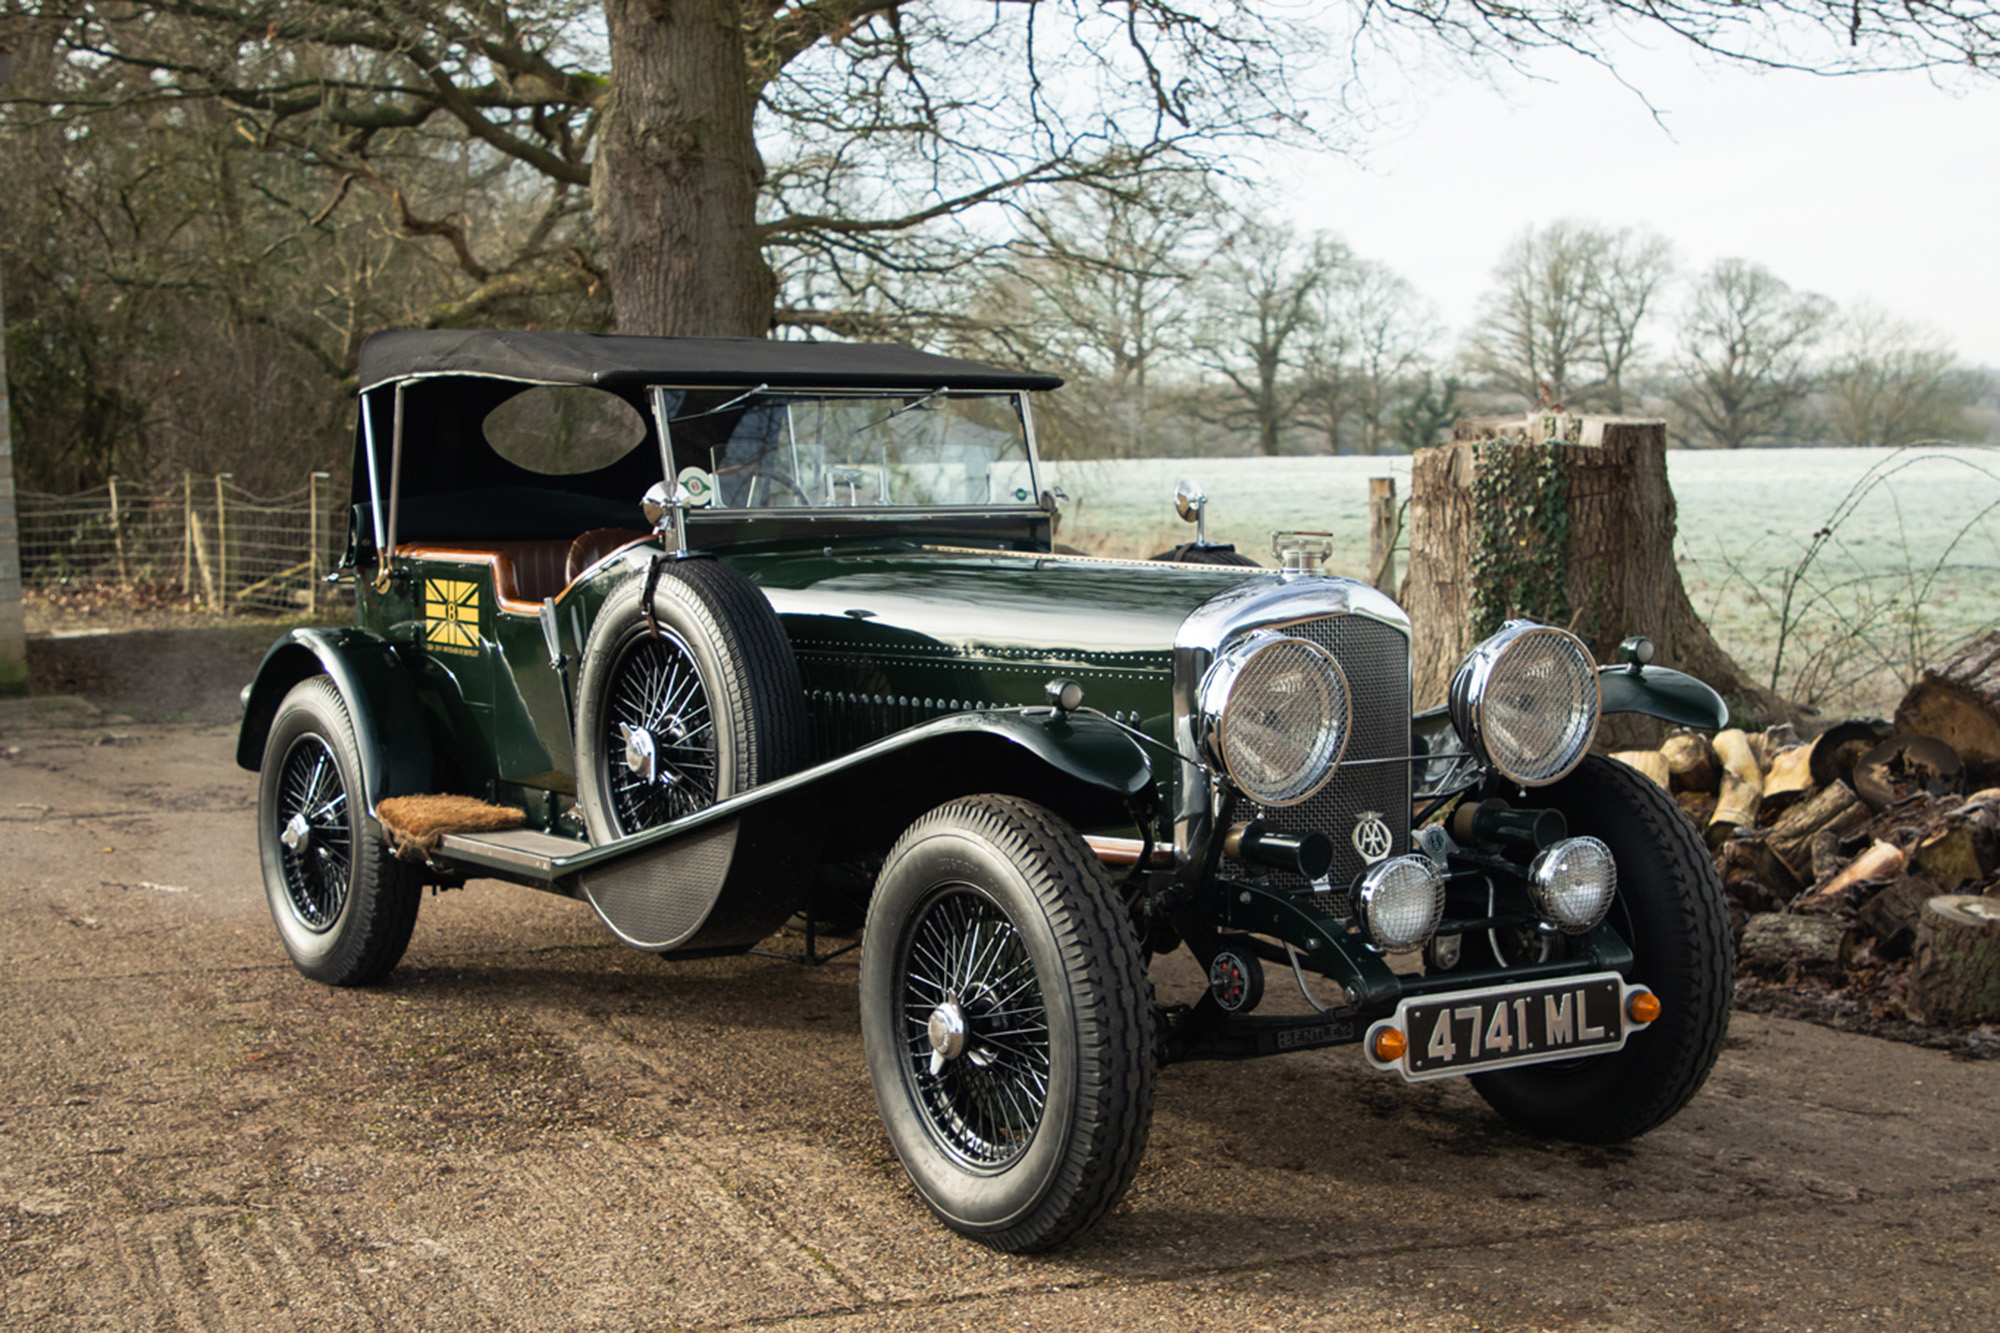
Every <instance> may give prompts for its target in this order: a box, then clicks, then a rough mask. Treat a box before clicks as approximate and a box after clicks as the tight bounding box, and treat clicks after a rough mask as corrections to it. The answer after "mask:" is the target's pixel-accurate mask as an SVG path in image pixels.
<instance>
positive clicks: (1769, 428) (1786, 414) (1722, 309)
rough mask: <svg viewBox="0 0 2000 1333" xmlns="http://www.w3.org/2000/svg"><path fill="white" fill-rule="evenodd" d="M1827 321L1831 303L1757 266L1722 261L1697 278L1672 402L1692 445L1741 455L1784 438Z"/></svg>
mask: <svg viewBox="0 0 2000 1333" xmlns="http://www.w3.org/2000/svg"><path fill="white" fill-rule="evenodd" d="M1832 315H1833V305H1832V303H1831V302H1829V301H1827V300H1826V299H1825V298H1824V297H1821V296H1815V295H1813V294H1812V293H1809V292H1794V291H1793V290H1792V289H1791V288H1790V287H1788V286H1787V285H1786V284H1785V283H1784V282H1783V281H1782V280H1781V279H1780V278H1779V277H1778V276H1777V275H1776V274H1774V273H1772V272H1771V270H1769V269H1767V268H1765V267H1764V266H1763V265H1761V264H1753V263H1750V262H1749V261H1747V260H1742V259H1724V260H1719V261H1718V262H1717V263H1716V264H1715V265H1713V266H1712V267H1711V268H1710V269H1709V270H1708V271H1707V272H1706V273H1704V274H1702V276H1701V277H1700V278H1699V279H1698V280H1697V281H1696V283H1695V286H1694V291H1693V293H1692V296H1691V297H1690V300H1689V303H1688V307H1687V310H1686V313H1685V314H1684V315H1683V316H1682V319H1681V329H1680V356H1679V361H1678V364H1677V367H1676V368H1677V370H1678V371H1679V374H1680V376H1681V384H1680V387H1679V388H1678V389H1677V390H1676V392H1675V394H1674V401H1675V403H1676V404H1677V405H1678V406H1679V407H1680V409H1681V411H1682V413H1684V414H1685V417H1686V420H1687V423H1688V426H1689V428H1690V430H1691V431H1692V433H1693V434H1694V435H1695V436H1696V438H1697V439H1699V440H1701V441H1702V442H1704V443H1707V444H1710V445H1713V446H1715V447H1717V448H1721V449H1740V448H1742V447H1743V446H1745V445H1748V444H1752V443H1756V442H1758V441H1764V440H1770V439H1773V438H1776V437H1779V436H1781V435H1782V434H1784V432H1785V427H1786V423H1787V422H1788V420H1790V419H1791V417H1792V416H1793V414H1794V412H1795V411H1796V409H1797V408H1798V406H1799V405H1800V404H1801V403H1802V402H1804V400H1805V398H1806V395H1807V394H1808V393H1809V392H1810V391H1811V388H1812V380H1811V377H1810V375H1809V374H1808V364H1807V363H1808V358H1809V357H1810V356H1811V354H1812V352H1813V350H1814V349H1815V348H1816V347H1817V346H1818V344H1819V340H1820V337H1821V335H1822V333H1823V332H1824V331H1825V329H1826V326H1827V323H1828V321H1829V320H1830V319H1831V318H1832Z"/></svg>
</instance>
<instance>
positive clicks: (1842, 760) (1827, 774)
mask: <svg viewBox="0 0 2000 1333" xmlns="http://www.w3.org/2000/svg"><path fill="white" fill-rule="evenodd" d="M1894 734H1895V728H1894V727H1892V726H1890V725H1889V724H1888V723H1887V722H1884V721H1883V720H1882V719H1880V718H1871V719H1867V720H1864V721H1860V722H1842V723H1841V724H1839V725H1838V726H1833V727H1828V728H1827V729H1826V730H1825V731H1822V732H1821V733H1820V734H1819V735H1817V736H1815V737H1814V738H1813V743H1812V776H1813V786H1815V787H1824V786H1825V785H1826V784H1827V783H1829V782H1832V781H1834V780H1835V779H1839V780H1840V781H1842V782H1852V781H1853V777H1854V765H1855V763H1856V761H1857V760H1859V759H1860V758H1861V756H1862V755H1864V754H1867V753H1868V752H1869V751H1870V750H1872V749H1874V748H1875V747H1876V746H1877V745H1880V744H1881V743H1882V742H1883V741H1886V740H1888V739H1889V737H1890V736H1892V735H1894Z"/></svg>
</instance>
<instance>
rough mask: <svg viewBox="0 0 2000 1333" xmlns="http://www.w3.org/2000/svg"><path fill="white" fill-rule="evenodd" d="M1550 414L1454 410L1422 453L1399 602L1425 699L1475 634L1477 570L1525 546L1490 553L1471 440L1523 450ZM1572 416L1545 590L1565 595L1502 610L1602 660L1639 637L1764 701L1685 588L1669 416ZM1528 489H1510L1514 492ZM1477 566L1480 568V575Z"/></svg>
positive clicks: (1752, 702) (1697, 671) (1668, 657)
mask: <svg viewBox="0 0 2000 1333" xmlns="http://www.w3.org/2000/svg"><path fill="white" fill-rule="evenodd" d="M1545 420H1546V418H1543V417H1541V416H1530V417H1528V418H1526V419H1520V418H1514V419H1508V420H1490V419H1489V420H1471V419H1468V420H1462V421H1460V422H1459V423H1458V427H1457V429H1456V431H1455V432H1454V440H1453V442H1452V443H1451V444H1447V445H1438V446H1435V447H1432V448H1428V449H1420V450H1418V451H1417V455H1416V459H1415V462H1414V465H1413V466H1412V469H1411V478H1410V572H1409V576H1408V577H1407V578H1406V579H1405V580H1404V581H1403V593H1402V601H1403V605H1404V607H1405V608H1406V609H1408V611H1409V613H1410V618H1411V620H1412V621H1413V622H1414V626H1415V636H1416V637H1415V644H1414V652H1415V661H1414V664H1413V666H1414V672H1415V677H1416V679H1415V685H1416V701H1417V704H1418V706H1419V707H1426V706H1429V705H1431V704H1436V703H1439V702H1442V701H1443V699H1444V696H1445V689H1446V686H1447V685H1449V684H1450V681H1451V676H1452V673H1453V672H1454V671H1455V670H1456V669H1457V667H1458V664H1459V662H1460V661H1461V660H1463V658H1464V656H1465V654H1466V651H1467V650H1468V649H1469V648H1471V646H1472V645H1473V644H1474V643H1475V642H1477V640H1478V638H1479V637H1480V629H1481V628H1482V627H1479V626H1475V624H1474V598H1473V587H1474V581H1475V579H1478V578H1494V577H1498V576H1496V575H1494V574H1492V573H1491V572H1490V571H1491V569H1492V568H1493V565H1494V562H1495V561H1496V559H1497V561H1498V562H1499V563H1500V564H1501V565H1505V564H1506V563H1507V562H1508V561H1509V560H1512V559H1515V558H1517V557H1519V556H1521V555H1522V554H1523V552H1520V551H1513V550H1509V551H1503V552H1500V553H1499V554H1498V555H1497V557H1496V556H1495V555H1494V554H1493V553H1492V552H1491V550H1490V547H1491V535H1490V534H1491V528H1490V526H1489V525H1488V524H1486V523H1485V522H1484V521H1483V517H1484V516H1483V515H1482V514H1481V513H1480V512H1479V511H1478V508H1477V506H1476V504H1475V482H1476V479H1477V477H1478V470H1479V463H1478V459H1477V457H1476V455H1475V452H1474V446H1475V443H1477V444H1479V446H1480V447H1482V448H1487V449H1500V448H1512V447H1520V446H1521V445H1523V444H1524V443H1525V439H1526V433H1527V430H1528V428H1529V425H1530V423H1540V422H1543V421H1545ZM1558 420H1561V418H1558ZM1572 425H1573V427H1574V429H1573V430H1572V431H1571V434H1572V435H1573V436H1574V438H1575V439H1576V441H1577V442H1576V443H1570V444H1560V445H1556V446H1554V448H1555V449H1556V451H1557V455H1558V461H1559V464H1560V467H1561V469H1562V472H1563V474H1564V476H1565V478H1566V480H1567V496H1566V500H1565V508H1566V512H1567V516H1568V535H1567V539H1566V540H1565V541H1564V542H1563V544H1562V545H1563V549H1562V551H1561V552H1560V554H1559V555H1558V556H1556V558H1555V560H1554V562H1553V564H1552V565H1551V566H1550V568H1551V569H1552V570H1554V571H1555V573H1554V574H1553V575H1552V576H1551V577H1552V578H1553V579H1554V584H1553V589H1555V590H1559V591H1557V592H1555V594H1554V600H1557V601H1558V602H1565V601H1566V603H1567V605H1566V607H1565V606H1562V605H1560V604H1558V605H1556V606H1549V605H1523V604H1519V603H1518V602H1516V603H1512V604H1509V605H1508V606H1507V607H1506V608H1505V611H1504V614H1505V615H1506V616H1508V617H1513V616H1525V617H1528V618H1531V619H1536V620H1543V621H1546V622H1550V623H1557V624H1561V625H1562V626H1563V627H1564V628H1567V629H1569V630H1571V631H1573V632H1574V633H1576V634H1577V635H1578V636H1579V637H1580V638H1582V639H1583V641H1584V642H1585V643H1586V644H1588V645H1589V646H1590V650H1591V652H1592V653H1593V654H1594V655H1595V656H1596V657H1597V660H1598V661H1600V662H1611V661H1615V660H1616V654H1617V649H1618V644H1619V641H1620V640H1622V639H1624V638H1626V637H1627V636H1629V635H1635V634H1640V635H1644V636H1645V637H1647V638H1649V639H1651V640H1652V641H1653V643H1654V644H1655V646H1656V647H1657V649H1658V656H1657V657H1655V659H1654V660H1655V661H1656V662H1658V663H1659V664H1660V665H1662V666H1671V667H1675V668H1678V669H1679V670H1682V671H1686V672H1689V673H1690V674H1692V675H1695V676H1698V677H1700V678H1701V679H1702V680H1705V681H1707V682H1708V683H1709V684H1710V685H1712V686H1714V687H1715V688H1716V689H1717V690H1720V691H1721V692H1723V693H1724V694H1727V695H1736V696H1738V698H1739V700H1741V701H1742V702H1744V703H1745V704H1746V705H1747V708H1746V711H1749V712H1754V713H1764V712H1769V711H1771V709H1772V708H1773V707H1774V706H1775V701H1774V700H1772V699H1770V697H1769V696H1768V695H1765V694H1764V693H1763V692H1762V691H1759V690H1757V689H1756V687H1755V686H1754V685H1752V684H1751V682H1749V681H1748V680H1747V679H1745V678H1744V676H1743V674H1742V672H1741V671H1739V670H1738V669H1737V666H1736V664H1735V663H1734V662H1732V661H1731V660H1730V658H1729V655H1728V654H1727V653H1725V652H1723V651H1722V649H1721V648H1720V647H1718V646H1717V645H1716V643H1715V640H1714V639H1713V638H1711V637H1710V635H1709V632H1708V627H1707V626H1706V625H1704V624H1702V622H1701V619H1700V617H1699V616H1697V615H1696V614H1695V610H1694V606H1693V605H1692V604H1691V603H1690V602H1689V601H1688V596H1687V591H1686V589H1685V588H1683V587H1682V586H1681V577H1680V572H1679V570H1678V569H1677V568H1676V566H1675V564H1674V515H1675V508H1674V496H1673V492H1672V491H1671V490H1669V489H1668V487H1667V464H1666V445H1667V435H1666V426H1665V424H1664V423H1663V422H1658V421H1635V420H1618V419H1611V418H1602V417H1594V418H1586V419H1584V420H1582V421H1581V422H1573V423H1572ZM1533 498H1534V497H1518V498H1517V503H1518V504H1520V505H1525V504H1528V503H1532V501H1533ZM1526 526H1527V527H1529V528H1536V527H1540V528H1542V529H1544V530H1545V529H1546V528H1548V527H1549V526H1550V525H1547V524H1535V523H1531V524H1528V525H1526ZM1525 554H1526V555H1527V556H1529V557H1534V556H1536V555H1539V554H1540V553H1538V552H1535V551H1532V550H1529V551H1526V552H1525ZM1482 563H1484V564H1485V565H1486V566H1487V568H1486V570H1481V571H1480V572H1479V573H1475V570H1476V569H1478V567H1479V566H1480V565H1481V564H1482ZM1483 628H1485V629H1486V630H1488V631H1490V630H1491V628H1493V627H1492V626H1486V627H1483Z"/></svg>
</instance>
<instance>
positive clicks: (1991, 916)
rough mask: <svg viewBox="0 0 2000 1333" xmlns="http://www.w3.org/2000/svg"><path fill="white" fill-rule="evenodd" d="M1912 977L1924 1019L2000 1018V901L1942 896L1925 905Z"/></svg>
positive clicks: (1914, 1004)
mask: <svg viewBox="0 0 2000 1333" xmlns="http://www.w3.org/2000/svg"><path fill="white" fill-rule="evenodd" d="M1912 953H1913V957H1912V960H1911V963H1910V975H1909V1009H1910V1012H1911V1015H1912V1016H1913V1017H1916V1018H1917V1020H1918V1021H1919V1022H1923V1023H1991V1022H1994V1021H1996V1020H2000V899H1995V898H1979V897H1973V896H1971V895H1969V894H1942V895H1940V896H1938V897H1936V898H1932V899H1931V900H1929V901H1928V902H1926V903H1925V904H1924V910H1923V915H1922V917H1921V918H1919V920H1918V922H1917V940H1916V947H1915V948H1914V949H1913V950H1912Z"/></svg>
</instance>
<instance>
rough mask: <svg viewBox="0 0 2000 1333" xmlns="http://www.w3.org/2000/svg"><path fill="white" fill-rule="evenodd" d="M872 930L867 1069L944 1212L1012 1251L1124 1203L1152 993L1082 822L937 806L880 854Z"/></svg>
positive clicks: (1065, 1235) (1006, 809) (1133, 1163)
mask: <svg viewBox="0 0 2000 1333" xmlns="http://www.w3.org/2000/svg"><path fill="white" fill-rule="evenodd" d="M863 940H864V944H863V947H862V958H861V1036H862V1042H863V1044H864V1046H865V1047H866V1049H867V1053H868V1076H869V1078H870V1080H871V1081H872V1082H873V1083H874V1086H875V1100H876V1103H877V1105H878V1106H880V1108H881V1111H882V1121H883V1124H884V1125H885V1126H886V1127H887V1129H888V1131H889V1139H890V1142H891V1143H892V1144H894V1145H895V1149H896V1155H897V1157H899V1158H900V1159H901V1160H902V1163H903V1169H904V1170H905V1171H907V1172H908V1173H909V1177H910V1181H911V1183H912V1184H914V1185H915V1186H916V1188H917V1193H918V1194H920V1195H921V1196H922V1197H923V1200H924V1202H925V1203H926V1204H928V1205H929V1206H930V1208H931V1211H932V1212H934V1213H936V1214H937V1215H938V1216H939V1217H940V1218H942V1219H943V1220H944V1222H945V1224H946V1225H948V1226H950V1227H951V1228H952V1229H953V1230H955V1231H959V1232H961V1233H963V1234H965V1235H967V1236H970V1237H972V1238H974V1239H975V1240H979V1241H982V1242H984V1243H985V1244H987V1245H991V1246H993V1247H994V1248H995V1249H1000V1250H1014V1251H1022V1250H1039V1249H1047V1248H1048V1247H1050V1246H1053V1245H1058V1244H1061V1243H1062V1242H1063V1241H1065V1240H1068V1239H1069V1238H1070V1237H1072V1236H1074V1235H1076V1234H1077V1233H1078V1232H1081V1231H1082V1230H1084V1229H1085V1228H1086V1227H1089V1226H1090V1225H1092V1224H1093V1223H1094V1222H1096V1221H1097V1220H1098V1219H1099V1218H1101V1217H1103V1216H1104V1214H1105V1213H1106V1212H1108V1211H1110V1209H1111V1207H1112V1206H1113V1205H1114V1204H1116V1203H1117V1202H1118V1200H1119V1199H1120V1198H1121V1197H1123V1195H1124V1193H1125V1190H1126V1187H1127V1186H1129V1185H1130V1184H1131V1183H1132V1176H1133V1174H1134V1173H1135V1172H1136V1171H1137V1170H1138V1166H1139V1158H1140V1156H1141V1154H1143V1152H1144V1151H1145V1147H1146V1135H1147V1132H1148V1130H1149V1129H1150V1127H1151V1124H1152V1115H1153V1083H1154V1075H1155V1064H1154V1055H1153V1005H1152V988H1151V985H1150V984H1149V983H1148V982H1147V980H1146V973H1145V964H1144V961H1143V959H1142V958H1141V955H1140V952H1139V944H1138V941H1137V940H1136V939H1135V938H1134V937H1133V934H1132V928H1131V925H1130V922H1129V921H1128V919H1127V917H1126V913H1125V909H1124V907H1123V905H1122V904H1121V903H1120V902H1119V900H1118V896H1117V894H1116V892H1115V891H1114V890H1113V887H1112V885H1111V882H1110V880H1109V879H1108V878H1107V877H1106V876H1105V873H1104V870H1103V867H1102V866H1101V865H1100V864H1099V862H1098V860H1097V858H1096V857H1095V856H1093V855H1091V853H1090V849H1089V848H1088V847H1087V846H1085V844H1084V842H1083V839H1082V838H1081V837H1080V836H1079V835H1078V834H1077V832H1076V830H1074V829H1072V828H1071V827H1070V826H1069V825H1068V824H1066V823H1065V822H1063V820H1061V819H1060V818H1058V817H1057V816H1056V815H1054V814H1052V813H1050V812H1049V811H1047V810H1045V809H1043V808H1042V807H1040V806H1037V805H1031V804H1029V803H1028V802H1026V801H1020V800H1015V799H1013V798H1011V797H1000V796H978V797H970V798H967V799H965V800H960V801H953V802H952V803H950V804H949V805H944V806H940V807H939V808H938V809H936V810H933V811H932V812H931V813H929V814H927V815H925V816H924V817H923V818H922V819H920V820H918V821H917V822H916V823H915V824H913V825H912V826H911V827H910V828H909V830H908V831H907V832H905V833H904V834H903V836H902V838H901V839H900V840H899V841H898V842H897V844H896V846H895V848H894V849H893V850H892V851H891V852H890V853H889V857H888V860H887V861H885V862H884V863H883V866H882V875H881V878H880V880H879V881H878V882H877V884H876V889H875V900H874V903H873V904H872V905H871V907H870V908H869V912H868V925H867V932H866V934H865V935H864V936H863Z"/></svg>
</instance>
